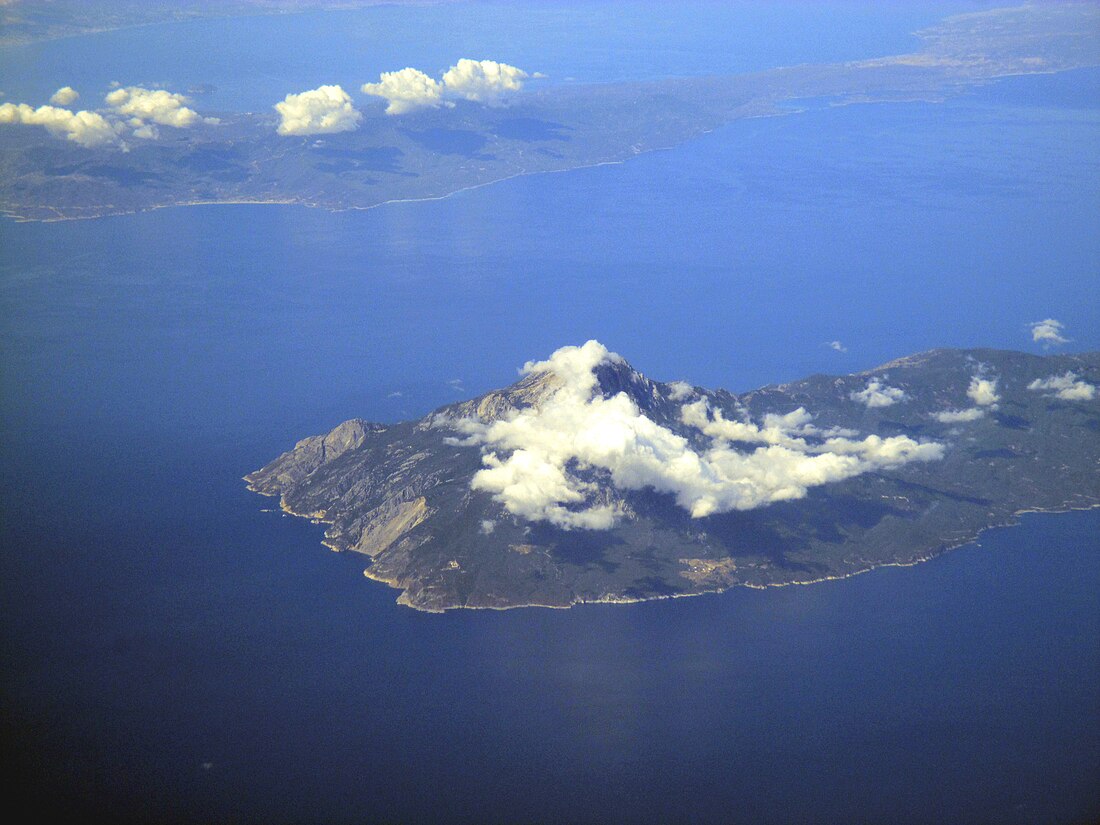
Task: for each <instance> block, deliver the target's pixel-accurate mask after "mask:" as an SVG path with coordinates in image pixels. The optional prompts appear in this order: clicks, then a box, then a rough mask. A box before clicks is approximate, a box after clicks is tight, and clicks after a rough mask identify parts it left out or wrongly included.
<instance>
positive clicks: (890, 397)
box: [848, 378, 909, 408]
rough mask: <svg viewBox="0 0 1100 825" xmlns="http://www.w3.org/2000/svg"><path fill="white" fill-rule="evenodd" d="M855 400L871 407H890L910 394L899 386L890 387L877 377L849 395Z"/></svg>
mask: <svg viewBox="0 0 1100 825" xmlns="http://www.w3.org/2000/svg"><path fill="white" fill-rule="evenodd" d="M848 397H849V398H851V399H852V400H853V401H859V402H860V403H861V404H866V405H867V406H868V407H869V408H873V407H889V406H891V405H893V404H897V403H898V402H899V401H905V400H906V399H907V398H908V397H909V396H907V395H906V394H905V391H904V390H901V389H898V388H897V387H888V386H886V385H885V384H883V383H882V382H881V381H879V380H878V379H877V378H872V379H871V380H870V381H868V382H867V386H866V387H865V388H863V389H862V390H860V391H859V392H853V393H851V394H850V395H849V396H848Z"/></svg>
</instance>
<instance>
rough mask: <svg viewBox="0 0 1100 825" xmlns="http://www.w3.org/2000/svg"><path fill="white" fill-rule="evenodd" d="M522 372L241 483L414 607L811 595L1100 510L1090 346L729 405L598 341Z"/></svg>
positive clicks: (933, 356)
mask: <svg viewBox="0 0 1100 825" xmlns="http://www.w3.org/2000/svg"><path fill="white" fill-rule="evenodd" d="M522 373H523V375H522V378H521V379H520V380H519V381H518V382H517V383H515V384H513V385H512V386H510V387H507V388H505V389H502V390H498V391H494V392H490V393H487V394H485V395H483V396H481V397H479V398H475V399H472V400H469V401H465V402H461V403H456V404H452V405H449V406H445V407H442V408H440V409H438V410H436V411H434V412H432V413H431V414H429V415H427V416H426V417H424V418H423V419H421V420H419V421H408V422H403V423H398V424H392V425H387V424H378V423H369V422H367V421H363V420H358V419H356V420H351V421H346V422H344V423H342V424H340V425H339V426H338V427H336V428H335V429H333V430H332V431H331V432H329V433H327V434H325V435H318V436H313V437H310V438H306V439H303V440H302V441H300V442H298V443H297V444H296V445H295V446H294V448H293V449H291V450H289V451H288V452H286V453H284V454H283V455H281V456H279V457H278V458H276V459H275V460H274V461H272V462H271V463H270V464H268V465H267V466H266V467H264V468H262V469H260V470H257V471H255V472H253V473H250V474H249V475H247V476H246V477H245V480H246V481H247V483H248V486H249V489H251V490H253V491H255V492H257V493H261V494H263V495H267V496H277V497H279V500H280V504H281V507H282V509H283V510H284V511H285V512H286V513H290V514H292V515H295V516H302V517H305V518H309V519H312V520H314V521H315V522H318V523H323V524H325V525H327V529H326V532H325V539H324V543H325V544H326V545H327V546H329V547H330V548H332V549H333V550H336V551H341V552H343V551H352V552H357V553H362V554H363V555H364V556H365V557H366V558H367V559H369V564H368V566H367V567H366V571H365V573H366V576H367V577H369V578H371V579H375V580H377V581H380V582H385V583H386V584H388V585H390V586H392V587H394V588H397V589H399V590H401V591H402V592H401V595H400V597H399V599H398V601H399V602H400V603H401V604H404V605H408V606H410V607H414V608H416V609H418V610H424V611H444V610H448V609H452V608H498V609H504V608H514V607H523V606H544V607H569V606H570V605H574V604H579V603H589V602H636V601H643V600H649V599H661V598H670V597H679V596H693V595H699V594H702V593H710V592H718V591H723V590H727V589H729V588H731V587H735V586H746V587H757V588H759V587H769V586H780V585H790V584H809V583H813V582H819V581H823V580H828V579H837V578H843V577H847V576H852V575H855V574H858V573H863V572H865V571H868V570H872V569H874V568H876V567H881V566H884V565H912V564H916V563H918V562H921V561H924V560H926V559H930V558H932V557H934V556H936V555H938V554H941V553H943V552H945V551H947V550H950V549H952V548H955V547H958V546H960V545H963V544H966V543H968V542H970V541H972V540H973V539H974V538H975V537H976V536H978V534H979V533H980V532H981V531H983V530H986V529H988V528H991V527H999V526H1004V525H1010V524H1013V523H1014V522H1015V520H1016V518H1017V516H1018V515H1019V514H1020V513H1023V512H1028V511H1048V512H1058V511H1066V510H1071V509H1083V508H1091V507H1095V506H1098V505H1100V396H1098V393H1097V384H1098V383H1100V353H1098V352H1091V353H1084V354H1077V355H1046V356H1039V355H1031V354H1026V353H1020V352H1011V351H1002V350H991V349H972V350H955V349H938V350H933V351H930V352H925V353H921V354H917V355H912V356H909V357H906V358H901V359H898V360H895V361H892V362H890V363H888V364H884V365H882V366H881V367H878V368H876V369H873V370H870V371H867V372H863V373H858V374H853V375H844V376H826V375H814V376H811V377H809V378H806V379H805V380H801V381H796V382H793V383H787V384H781V385H777V386H770V387H765V388H762V389H759V390H755V391H752V392H748V393H743V394H734V393H730V392H727V391H725V390H709V389H705V388H702V387H696V386H691V385H690V384H688V383H686V382H683V381H673V382H658V381H653V380H651V379H649V378H647V377H646V376H645V375H643V374H641V373H640V372H638V371H636V370H635V369H633V368H632V367H631V366H630V364H629V363H628V362H627V361H626V360H625V359H623V358H622V357H621V356H619V355H617V354H615V353H613V352H610V351H609V350H608V349H607V348H605V347H604V346H602V345H601V344H599V343H598V342H596V341H589V342H588V343H586V344H584V345H583V346H579V347H563V348H562V349H560V350H558V351H557V352H555V353H554V354H553V355H551V356H550V357H549V358H548V359H546V360H544V361H536V362H529V363H528V364H527V365H525V367H524V368H523V370H522Z"/></svg>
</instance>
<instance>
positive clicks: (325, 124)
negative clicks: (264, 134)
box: [275, 86, 363, 135]
mask: <svg viewBox="0 0 1100 825" xmlns="http://www.w3.org/2000/svg"><path fill="white" fill-rule="evenodd" d="M275 110H276V111H277V112H278V113H279V117H280V122H279V128H278V132H279V134H280V135H317V134H322V133H327V132H350V131H352V130H353V129H355V128H356V127H357V126H358V125H359V121H360V120H361V119H362V117H363V115H362V113H360V112H359V110H358V109H356V108H355V106H353V105H352V102H351V97H349V96H348V93H347V92H345V91H344V90H343V89H342V88H341V87H339V86H320V87H318V88H316V89H311V90H310V91H308V92H302V93H300V94H296V95H295V94H289V95H287V96H286V98H285V99H284V100H283V101H282V102H281V103H276V104H275Z"/></svg>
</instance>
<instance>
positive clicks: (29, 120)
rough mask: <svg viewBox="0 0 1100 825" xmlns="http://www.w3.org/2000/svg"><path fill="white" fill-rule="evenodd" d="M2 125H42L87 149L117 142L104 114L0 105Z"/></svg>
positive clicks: (25, 105) (52, 132) (51, 132)
mask: <svg viewBox="0 0 1100 825" xmlns="http://www.w3.org/2000/svg"><path fill="white" fill-rule="evenodd" d="M2 123H22V124H24V125H27V126H43V127H45V128H46V130H47V131H48V132H49V133H50V134H52V135H58V136H60V137H64V138H66V139H67V140H71V141H73V143H77V144H80V145H81V146H85V147H89V148H90V147H94V146H106V145H108V144H112V143H117V142H118V135H117V133H116V132H115V128H114V127H113V126H112V125H111V124H110V123H109V122H108V121H107V119H106V118H104V117H103V115H100V114H98V113H96V112H87V111H84V110H81V111H79V112H72V111H70V110H69V109H60V108H58V107H56V106H39V107H38V108H37V109H33V108H31V107H30V106H28V105H27V104H26V103H19V104H15V103H4V104H0V124H2Z"/></svg>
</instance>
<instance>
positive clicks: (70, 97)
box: [50, 86, 80, 106]
mask: <svg viewBox="0 0 1100 825" xmlns="http://www.w3.org/2000/svg"><path fill="white" fill-rule="evenodd" d="M78 97H80V92H78V91H77V90H76V89H74V88H73V87H72V86H62V87H61V88H60V89H58V90H57V91H56V92H54V93H53V96H52V97H51V98H50V103H52V104H54V105H55V106H69V105H71V104H73V103H75V102H76V99H77V98H78Z"/></svg>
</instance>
